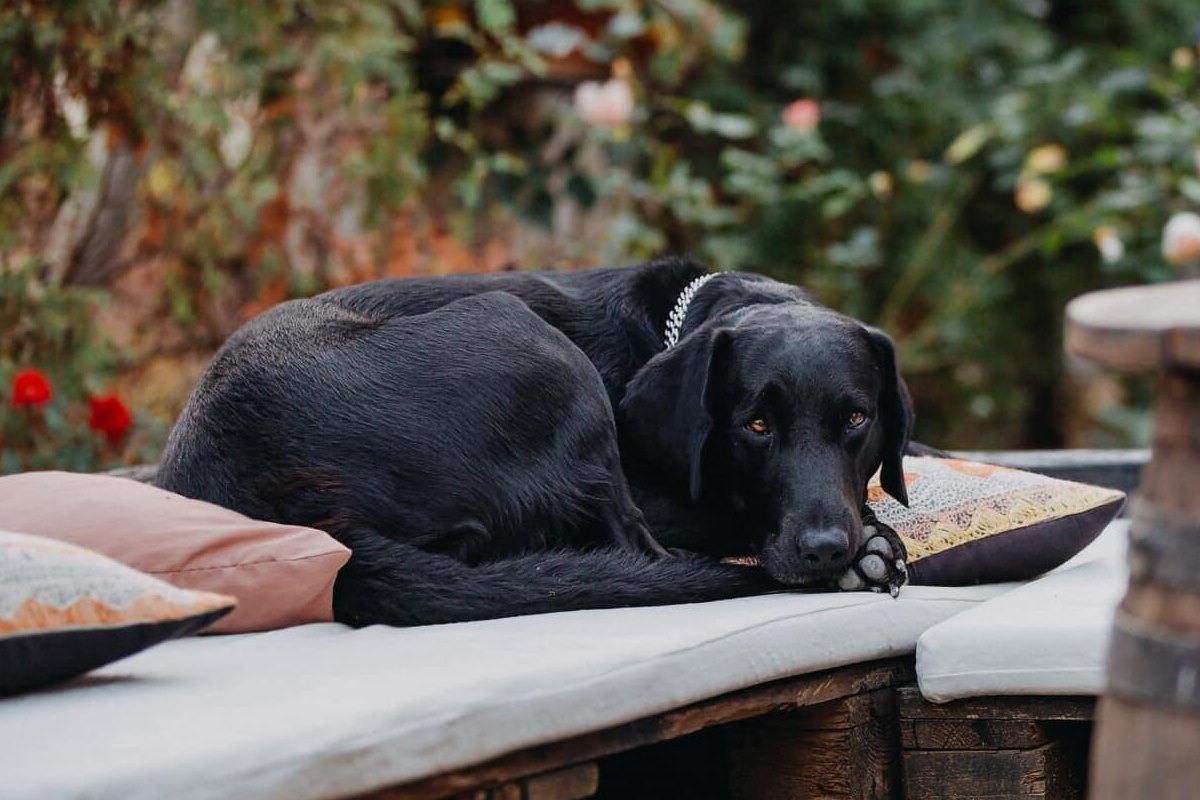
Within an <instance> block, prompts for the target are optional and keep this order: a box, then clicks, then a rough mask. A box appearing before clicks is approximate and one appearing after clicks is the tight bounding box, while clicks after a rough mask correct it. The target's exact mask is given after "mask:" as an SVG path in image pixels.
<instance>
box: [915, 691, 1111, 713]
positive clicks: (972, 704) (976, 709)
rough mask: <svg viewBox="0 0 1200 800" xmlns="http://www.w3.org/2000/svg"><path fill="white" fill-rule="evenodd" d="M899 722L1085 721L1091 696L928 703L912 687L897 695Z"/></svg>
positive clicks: (1091, 705)
mask: <svg viewBox="0 0 1200 800" xmlns="http://www.w3.org/2000/svg"><path fill="white" fill-rule="evenodd" d="M896 694H897V698H898V702H899V709H900V718H901V719H1030V720H1075V721H1088V720H1091V719H1093V718H1094V717H1095V709H1096V698H1094V697H978V698H970V699H965V700H954V701H952V702H949V703H930V702H929V701H927V700H926V699H925V698H923V697H922V696H921V690H920V689H918V688H917V687H915V686H904V687H901V688H900V689H898V690H897V692H896Z"/></svg>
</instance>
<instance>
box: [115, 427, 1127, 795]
mask: <svg viewBox="0 0 1200 800" xmlns="http://www.w3.org/2000/svg"><path fill="white" fill-rule="evenodd" d="M954 455H955V456H958V457H961V458H967V459H971V460H978V461H986V462H990V463H995V464H1000V465H1003V466H1009V467H1014V468H1017V469H1027V470H1030V471H1032V472H1040V473H1042V474H1046V475H1051V476H1053V477H1059V478H1065V479H1067V480H1076V481H1085V482H1089V483H1096V484H1099V485H1103V486H1109V487H1112V488H1116V489H1121V490H1123V491H1125V492H1129V493H1132V492H1133V490H1134V489H1135V488H1136V487H1137V486H1138V484H1139V481H1140V478H1141V472H1142V468H1143V467H1144V466H1145V464H1146V462H1147V461H1148V459H1149V451H1146V450H1049V451H1011V452H995V451H992V452H961V453H955V454H954ZM154 469H155V468H154V467H153V466H148V467H136V468H131V469H126V470H117V471H114V472H113V473H112V474H120V475H123V476H125V477H130V478H133V479H135V480H141V481H150V480H152V479H153V475H154ZM1094 707H1095V698H1088V697H1072V698H1040V697H992V698H973V699H971V700H961V701H956V702H952V703H946V704H943V705H937V704H933V703H929V702H927V701H925V700H924V699H923V698H922V697H921V695H920V692H919V690H918V689H917V688H916V686H915V672H914V669H913V662H912V659H911V658H903V659H889V660H884V661H876V662H871V663H867V664H858V665H852V666H847V667H843V668H840V669H833V670H826V671H823V672H817V673H813V674H809V675H805V676H802V677H797V678H790V679H786V680H781V681H776V682H773V683H768V684H763V685H761V686H755V687H752V688H749V689H744V690H742V691H738V692H732V693H729V694H726V695H721V696H719V697H715V698H712V699H709V700H704V701H701V702H697V703H692V704H690V705H687V706H684V707H682V708H679V709H674V710H672V711H668V712H665V713H662V714H657V715H654V716H650V717H646V718H644V719H640V720H636V721H634V722H629V723H626V724H624V725H619V726H616V727H613V728H608V729H605V730H601V731H595V732H592V733H587V734H584V735H582V736H576V737H574V738H570V739H566V740H563V741H558V742H551V743H548V744H543V745H538V746H536V747H530V748H527V749H524V750H520V751H518V752H515V753H511V754H509V755H505V756H502V757H500V758H496V759H493V760H491V761H488V762H485V763H483V764H478V765H475V766H471V767H468V768H464V769H461V770H457V771H453V772H448V773H444V774H441V775H434V776H430V777H428V778H423V779H421V780H418V781H415V782H412V783H408V784H404V785H401V786H396V787H393V788H389V789H383V790H379V791H376V792H372V793H369V794H365V795H361V796H360V797H361V798H362V800H434V799H435V798H456V800H457V799H458V798H470V799H471V800H580V799H581V798H586V797H590V796H592V795H593V794H594V793H595V792H596V791H597V788H598V784H599V777H600V768H599V765H598V764H599V761H600V760H601V759H604V758H605V757H608V756H612V755H614V754H618V753H623V752H628V751H632V750H635V749H637V748H643V747H647V746H651V745H655V744H658V743H663V742H670V741H673V740H677V739H681V738H683V737H687V736H690V735H693V734H697V733H699V732H702V731H706V730H711V729H718V728H720V729H724V731H725V734H726V735H725V750H726V755H727V760H728V779H729V792H728V794H729V796H730V797H731V798H733V800H759V799H760V798H762V800H767V799H768V798H769V799H770V800H800V799H801V798H853V799H854V800H864V799H865V798H906V799H907V800H932V799H933V798H948V799H950V800H983V799H984V798H994V799H995V800H999V799H1000V798H1010V797H1027V798H1046V799H1047V800H1066V799H1068V798H1072V799H1073V798H1081V797H1084V796H1085V795H1086V777H1087V773H1086V758H1087V748H1088V741H1089V738H1090V733H1091V726H1092V717H1093V714H1094ZM1081 765H1084V766H1081Z"/></svg>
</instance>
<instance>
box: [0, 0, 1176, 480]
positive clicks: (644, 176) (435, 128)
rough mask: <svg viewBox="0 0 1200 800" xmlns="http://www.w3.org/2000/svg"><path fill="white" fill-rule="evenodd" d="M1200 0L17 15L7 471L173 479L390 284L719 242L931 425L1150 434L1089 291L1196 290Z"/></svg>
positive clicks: (1084, 435)
mask: <svg viewBox="0 0 1200 800" xmlns="http://www.w3.org/2000/svg"><path fill="white" fill-rule="evenodd" d="M1197 24H1200V2H1197V0H1063V1H1062V2H1057V1H1055V2H1051V1H1050V0H905V2H891V1H890V0H815V1H814V2H807V3H799V2H797V3H791V4H785V3H780V2H765V0H748V1H744V2H736V3H735V2H725V3H718V2H708V1H707V0H662V1H661V2H643V1H642V0H526V1H524V2H519V1H518V0H464V1H463V2H438V3H419V2H416V0H320V1H319V2H318V0H267V1H265V2H245V1H244V0H242V1H241V2H231V1H230V0H194V2H184V0H161V1H160V2H137V1H136V0H58V1H57V2H51V3H44V2H35V1H34V0H16V1H15V2H11V3H5V4H4V6H3V8H2V9H0V336H2V339H0V342H2V344H0V390H6V391H7V390H8V387H12V388H11V396H10V397H7V398H5V400H6V402H4V403H3V404H2V405H0V472H12V471H17V470H20V469H29V468H44V467H62V468H69V469H80V470H82V469H95V468H100V467H106V466H114V465H117V464H120V463H134V462H139V461H147V460H151V459H153V458H154V457H155V454H156V451H157V448H158V447H159V446H160V445H161V442H162V439H163V435H164V432H165V430H166V429H167V426H169V424H170V421H171V419H172V418H173V416H174V415H175V414H176V413H177V412H178V410H179V409H180V408H181V407H182V404H183V402H184V401H185V400H186V397H187V392H188V391H189V389H190V387H191V385H192V382H193V381H194V380H195V378H196V376H197V375H198V373H199V370H200V369H202V368H203V365H204V364H205V362H206V361H207V359H208V358H209V356H210V355H211V354H212V352H213V350H214V349H215V348H216V347H217V346H219V344H220V343H221V342H222V341H223V340H224V338H225V337H226V336H228V335H229V334H230V333H231V332H232V331H233V330H234V329H236V327H237V326H238V325H240V324H241V323H242V322H243V321H245V320H246V319H247V318H249V317H250V316H252V315H253V314H255V313H257V312H258V311H261V310H262V309H263V308H265V307H267V306H269V305H271V304H273V303H275V302H278V301H281V300H283V299H286V298H289V297H296V296H303V295H308V294H312V293H315V292H318V291H321V290H323V289H326V288H329V287H332V286H337V285H342V284H345V283H349V282H354V281H360V280H366V279H370V278H375V277H384V276H401V275H415V274H439V273H445V272H452V271H462V270H468V269H470V270H497V269H547V268H555V269H568V268H573V267H579V266H586V265H594V264H600V263H610V264H611V263H622V262H628V261H633V260H642V259H646V258H649V257H651V256H653V255H656V254H659V253H662V252H666V251H676V252H679V251H686V252H690V253H692V254H694V255H695V256H696V257H697V258H699V259H702V260H704V261H706V262H707V263H709V264H710V265H712V266H713V267H716V268H720V269H738V270H752V271H759V272H764V273H767V274H770V275H773V276H775V277H777V278H780V279H783V280H787V281H792V282H796V283H801V284H804V285H806V286H808V287H810V288H812V289H813V290H814V291H815V292H816V293H817V294H818V295H819V296H820V297H821V298H822V299H823V300H825V301H826V302H828V303H829V304H831V305H833V306H835V307H837V308H840V309H842V310H844V311H846V312H847V313H850V314H853V315H855V316H858V317H860V318H862V319H865V320H869V321H873V322H875V323H877V324H879V325H880V326H882V327H883V328H885V329H886V330H888V331H889V332H890V333H891V334H893V335H894V336H895V337H896V338H897V339H898V341H899V343H900V352H901V354H902V368H903V370H904V372H905V374H906V375H907V377H908V379H909V382H910V385H911V387H912V389H913V391H914V395H915V397H916V401H917V407H918V412H919V417H920V418H919V423H918V431H917V434H918V438H920V439H922V440H924V441H926V442H928V443H931V444H936V445H940V446H944V447H962V448H972V449H974V448H993V447H1061V446H1119V445H1127V444H1136V443H1139V442H1142V441H1144V439H1145V436H1146V431H1145V412H1144V406H1145V402H1146V390H1145V387H1144V386H1142V385H1139V384H1129V383H1124V382H1118V381H1116V380H1114V379H1112V378H1109V377H1106V376H1103V375H1099V374H1096V373H1092V372H1088V371H1085V370H1083V369H1082V368H1081V367H1079V366H1078V365H1074V366H1072V365H1068V364H1066V363H1065V360H1064V357H1063V355H1062V348H1061V333H1060V331H1061V322H1062V309H1063V306H1064V304H1065V303H1066V302H1067V300H1069V299H1070V298H1071V297H1073V296H1075V295H1077V294H1079V293H1081V292H1084V291H1087V290H1091V289H1096V288H1100V287H1105V286H1114V285H1123V284H1131V283H1140V282H1147V281H1157V280H1164V279H1169V278H1171V277H1172V276H1173V271H1172V269H1171V267H1170V266H1169V265H1168V264H1167V262H1166V260H1165V259H1164V257H1163V253H1162V250H1161V247H1162V243H1161V235H1162V229H1163V226H1164V223H1165V222H1166V221H1167V219H1168V218H1169V217H1170V216H1171V215H1172V214H1174V213H1177V212H1181V211H1186V210H1188V209H1190V208H1195V207H1196V206H1200V177H1198V174H1197V173H1198V169H1200V151H1198V149H1197V148H1198V146H1200V96H1198V92H1197V90H1198V88H1200V66H1198V63H1197V62H1198V61H1200V53H1198V52H1197V47H1196V45H1197V39H1198V36H1200V31H1198V30H1197V27H1196V26H1197Z"/></svg>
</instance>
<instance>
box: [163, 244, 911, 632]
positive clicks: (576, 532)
mask: <svg viewBox="0 0 1200 800" xmlns="http://www.w3.org/2000/svg"><path fill="white" fill-rule="evenodd" d="M664 335H666V336H667V338H668V342H667V343H666V344H664ZM613 409H616V410H617V414H616V419H615V421H614V415H613ZM910 420H911V411H910V407H909V402H908V397H907V392H906V390H905V388H904V385H903V382H902V381H901V379H900V377H899V375H898V374H897V372H896V367H895V358H894V352H893V347H892V344H891V341H890V340H889V339H888V338H887V337H886V336H884V335H883V334H882V333H880V332H878V331H874V330H872V329H869V328H867V327H865V326H863V325H861V324H859V323H857V322H854V321H853V320H850V319H849V318H847V317H844V316H841V315H838V314H836V313H834V312H831V311H829V310H826V309H824V308H821V307H820V306H818V305H816V304H815V303H814V302H813V301H812V300H811V299H809V298H808V297H807V296H806V295H805V294H804V293H802V292H801V291H800V290H798V289H796V288H794V287H791V286H787V285H784V284H780V283H778V282H775V281H771V280H769V279H766V278H763V277H760V276H755V275H748V274H740V273H736V274H735V273H729V274H720V275H715V276H707V273H706V272H705V270H703V269H702V268H700V267H698V266H696V265H695V264H693V263H691V262H688V261H682V260H666V261H660V262H655V263H652V264H647V265H643V266H639V267H631V268H616V269H596V270H588V271H583V272H576V273H562V274H541V273H505V274H498V275H472V276H453V277H446V278H436V279H434V278H431V279H411V280H399V281H377V282H372V283H366V284H361V285H358V286H352V287H348V288H346V289H340V290H336V291H333V292H329V293H326V294H324V295H321V296H319V297H316V298H312V299H310V300H301V301H293V302H291V303H285V304H283V305H281V306H279V307H277V308H275V309H272V310H271V311H268V312H267V313H265V314H263V315H262V316H260V317H259V318H257V319H256V320H254V321H252V322H251V323H250V324H248V325H247V326H246V327H245V328H243V329H242V330H241V331H239V332H238V333H237V334H235V335H234V336H233V337H231V339H230V340H229V342H227V343H226V345H225V346H224V347H223V348H222V349H221V351H220V352H219V353H218V354H217V356H216V357H215V358H214V360H213V363H212V364H211V365H210V367H209V369H208V370H207V372H206V373H205V375H204V376H203V378H202V379H201V381H200V384H199V385H198V386H197V388H196V390H195V392H194V394H193V396H192V398H191V400H190V401H189V403H188V406H187V408H186V409H185V410H184V413H183V414H182V416H181V417H180V420H179V421H178V423H177V424H176V427H175V429H174V430H173V431H172V434H171V437H170V440H169V442H168V444H167V450H166V452H165V454H164V457H163V460H162V464H161V466H160V470H159V473H158V482H159V484H160V485H161V486H163V487H165V488H168V489H172V490H174V491H177V492H180V493H182V494H185V495H188V496H191V497H197V498H201V499H205V500H210V501H212V502H216V503H219V504H221V505H224V506H226V507H229V508H233V509H236V510H238V511H241V512H243V513H245V514H248V515H250V516H254V517H257V518H260V519H268V520H276V521H281V522H289V523H296V524H303V525H311V526H314V527H318V528H322V529H325V530H328V531H329V532H330V533H332V534H333V535H335V536H336V537H338V538H339V539H341V540H342V541H343V542H345V543H346V544H347V545H348V546H349V547H350V548H351V550H352V553H353V555H352V556H351V560H350V563H349V564H348V565H347V566H346V568H345V569H344V570H343V571H342V573H341V574H340V575H339V578H338V581H337V585H336V587H335V593H334V606H335V614H336V616H337V617H338V618H339V619H340V620H343V621H345V622H349V623H353V624H369V623H388V624H420V623H429V622H445V621H456V620H465V619H481V618H488V617H498V616H507V615H513V614H523V613H537V612H544V611H557V610H567V609H574V608H584V607H608V606H621V605H651V604H659V603H671V602H688V601H697V600H708V599H718V598H723V597H731V596H737V595H743V594H748V593H753V592H761V591H769V590H772V589H779V588H783V587H784V586H802V585H829V584H832V583H833V582H834V581H836V580H838V578H839V576H849V577H848V579H843V580H842V581H841V583H842V585H843V586H846V587H855V588H856V587H858V586H862V585H863V584H864V581H863V577H864V576H865V577H866V579H867V581H866V582H867V583H868V584H874V585H875V588H880V587H887V588H891V589H893V590H894V589H895V588H896V587H898V586H899V584H900V583H902V582H903V579H904V576H903V561H902V559H903V548H902V546H901V545H900V543H899V541H898V540H897V539H895V537H894V536H892V535H890V534H889V533H888V532H887V531H886V530H882V529H881V530H878V531H877V530H876V529H873V528H870V527H867V528H865V530H866V531H867V532H868V533H870V534H875V533H880V535H878V536H875V537H874V538H873V539H871V541H870V542H869V543H865V542H864V539H867V538H869V537H868V536H867V535H866V534H864V524H863V519H862V517H861V516H860V513H861V509H862V508H863V504H864V500H865V493H866V482H867V479H868V478H869V476H870V475H871V474H872V473H873V472H874V471H875V470H876V468H878V467H880V466H881V465H882V482H883V486H884V488H885V489H886V490H887V491H888V492H889V493H891V494H892V495H893V496H895V497H897V498H898V499H900V500H901V501H905V500H906V498H905V493H904V484H903V476H902V474H901V456H902V454H903V452H904V449H905V447H906V445H907V441H908V431H909V427H910ZM618 441H619V443H620V445H619V448H618ZM626 476H628V483H627V482H626ZM631 490H632V491H631ZM639 509H640V510H639ZM643 512H644V513H645V515H646V519H643ZM647 520H648V526H649V529H650V530H651V531H653V536H651V535H650V533H648V532H647ZM656 540H657V541H656ZM660 542H661V543H662V545H664V546H666V547H671V548H676V549H678V550H687V551H694V552H697V553H700V554H703V556H706V557H702V558H690V557H683V558H680V557H672V556H667V555H666V554H665V553H664V551H663V549H662V547H661V546H660V544H659V543H660ZM751 554H757V555H759V558H760V562H761V564H762V566H763V568H764V569H763V570H759V569H751V568H746V567H735V566H730V565H726V564H721V563H718V562H717V561H716V560H715V559H716V558H719V557H725V556H744V555H751ZM855 562H858V564H859V567H860V568H859V569H858V570H851V571H850V572H847V571H848V570H849V569H850V568H851V567H852V565H853V564H854V563H855Z"/></svg>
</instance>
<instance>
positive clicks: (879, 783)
mask: <svg viewBox="0 0 1200 800" xmlns="http://www.w3.org/2000/svg"><path fill="white" fill-rule="evenodd" d="M1094 707H1095V699H1094V698H1090V697H1061V698H1051V697H1047V698H1041V697H1039V698H1025V697H991V698H973V699H970V700H960V701H955V702H951V703H946V704H934V703H929V702H928V701H926V700H924V698H922V697H921V694H920V691H919V690H918V689H917V688H916V686H915V685H914V671H913V663H912V660H911V659H909V658H905V659H889V660H885V661H876V662H872V663H870V664H860V665H854V666H850V667H843V668H841V669H834V670H826V671H823V672H818V673H813V674H811V675H805V676H802V677H798V678H789V679H786V680H781V681H776V682H773V683H769V684H764V685H762V686H756V687H753V688H750V689H744V690H742V691H738V692H731V693H729V694H725V695H721V696H719V697H715V698H712V699H710V700H705V701H702V702H698V703H693V704H691V705H688V706H684V707H683V708H679V709H675V710H672V711H668V712H666V713H663V714H656V715H654V716H650V717H646V718H644V719H640V720H636V721H634V722H629V723H626V724H624V725H619V726H616V727H613V728H608V729H605V730H601V731H596V732H593V733H588V734H584V735H582V736H577V737H574V738H570V739H566V740H563V741H559V742H552V743H549V744H544V745H539V746H536V747H530V748H527V749H524V750H520V751H517V752H515V753H512V754H509V755H506V756H503V757H501V758H497V759H494V760H492V761H488V762H486V763H483V764H480V765H477V766H474V767H470V768H467V769H463V770H458V771H454V772H448V773H445V774H442V775H437V776H433V777H429V778H425V779H422V780H419V781H416V782H413V783H409V784H405V785H402V786H397V787H394V788H390V789H385V790H382V791H378V792H373V793H370V794H367V795H362V796H361V800H368V799H369V800H435V798H455V800H459V799H462V800H465V799H466V798H470V799H471V800H580V799H581V798H587V797H591V796H592V795H593V794H594V793H595V792H596V791H597V789H598V785H599V778H600V772H601V770H600V767H599V765H598V762H600V760H601V759H603V758H605V757H607V756H612V755H614V754H617V753H622V752H625V751H630V750H633V749H635V748H641V747H646V746H648V745H654V744H657V743H662V742H668V741H671V740H675V739H679V738H681V737H687V736H690V735H693V734H697V733H700V732H702V731H706V730H714V729H720V730H721V731H722V732H723V734H724V735H723V742H724V747H725V754H726V757H727V765H728V767H727V778H728V796H729V797H730V798H733V800H760V799H761V800H768V799H770V800H801V799H802V798H803V799H805V800H808V799H809V798H812V799H815V798H847V799H850V798H852V799H853V800H868V798H870V799H872V800H875V799H878V800H883V799H884V798H905V799H906V800H931V799H932V798H953V800H982V799H983V798H996V799H998V798H1013V797H1023V798H1025V797H1027V798H1047V800H1068V799H1069V798H1070V799H1074V798H1083V797H1085V796H1086V777H1087V770H1086V764H1087V751H1088V740H1089V738H1090V734H1091V723H1092V717H1093V712H1094Z"/></svg>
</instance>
